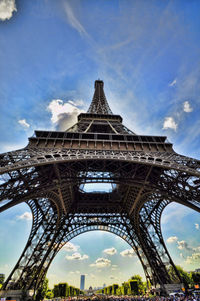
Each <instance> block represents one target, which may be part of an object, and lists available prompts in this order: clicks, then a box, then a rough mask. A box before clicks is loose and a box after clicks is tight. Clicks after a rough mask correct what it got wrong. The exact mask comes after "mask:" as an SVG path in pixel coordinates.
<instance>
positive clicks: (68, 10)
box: [64, 1, 89, 37]
mask: <svg viewBox="0 0 200 301" xmlns="http://www.w3.org/2000/svg"><path fill="white" fill-rule="evenodd" d="M64 10H65V13H66V15H67V20H68V22H69V24H70V25H71V26H72V27H73V28H74V29H76V30H77V31H78V33H79V34H80V35H82V36H86V37H89V35H88V33H87V31H86V30H85V28H84V27H83V25H82V24H81V23H80V21H79V20H78V18H77V17H76V16H75V14H74V12H73V9H72V7H71V6H70V4H69V2H67V1H65V2H64Z"/></svg>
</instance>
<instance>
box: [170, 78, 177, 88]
mask: <svg viewBox="0 0 200 301" xmlns="http://www.w3.org/2000/svg"><path fill="white" fill-rule="evenodd" d="M176 82H177V81H176V79H174V80H173V81H172V82H171V83H170V84H169V87H173V86H175V85H176Z"/></svg>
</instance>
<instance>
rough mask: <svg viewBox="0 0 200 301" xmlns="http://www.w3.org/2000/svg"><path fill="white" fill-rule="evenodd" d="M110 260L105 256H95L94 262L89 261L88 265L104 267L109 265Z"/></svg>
mask: <svg viewBox="0 0 200 301" xmlns="http://www.w3.org/2000/svg"><path fill="white" fill-rule="evenodd" d="M110 264H111V261H110V260H109V259H107V258H102V257H100V258H97V260H96V261H95V263H91V264H90V266H91V267H97V268H105V267H108V266H110Z"/></svg>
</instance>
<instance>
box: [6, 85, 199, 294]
mask: <svg viewBox="0 0 200 301" xmlns="http://www.w3.org/2000/svg"><path fill="white" fill-rule="evenodd" d="M86 183H111V184H113V189H112V191H110V192H90V193H89V192H86V191H85V190H84V189H83V186H84V185H85V184H86ZM0 196H1V198H0V200H1V203H0V212H3V211H4V210H6V209H8V208H11V207H12V206H14V205H16V204H19V203H21V202H26V203H27V204H28V205H29V206H30V208H31V210H32V214H33V225H32V230H31V233H30V236H29V239H28V242H27V245H26V247H25V249H24V251H23V253H22V255H21V257H20V259H19V261H18V262H17V264H16V266H15V267H14V269H13V271H12V272H11V274H10V276H9V277H8V279H7V281H6V282H5V284H4V289H23V290H28V289H34V291H35V292H37V290H38V289H39V288H40V287H41V285H42V283H43V280H44V277H45V275H46V273H47V270H48V267H49V265H50V264H51V262H52V260H53V259H54V257H55V256H56V254H57V253H58V252H59V250H60V249H61V248H62V246H63V245H64V244H65V243H66V242H68V241H69V240H70V239H72V238H73V237H75V236H77V235H79V234H81V233H84V232H87V231H92V230H104V231H109V232H112V233H114V234H116V235H118V236H120V237H121V238H123V239H124V240H125V241H127V242H128V243H129V244H130V246H131V247H132V248H133V249H134V251H135V252H136V254H137V255H138V257H139V259H140V261H141V264H142V266H143V268H144V272H145V275H146V277H147V279H148V280H149V281H150V282H151V283H152V284H153V285H155V286H156V285H157V284H159V285H161V287H164V285H165V284H170V283H173V281H174V278H173V279H171V278H170V275H169V273H168V271H169V269H173V270H174V274H175V275H176V279H175V281H177V282H181V281H182V280H181V278H180V276H179V274H178V271H177V270H176V267H175V265H174V263H173V261H172V259H171V257H170V255H169V252H168V250H167V248H166V246H165V243H164V240H163V237H162V232H161V228H160V219H161V215H162V212H163V210H164V208H165V207H166V206H167V205H168V204H169V203H171V202H177V203H180V204H183V205H185V206H188V207H190V208H192V209H194V210H196V211H198V212H200V161H198V160H195V159H192V158H188V157H185V156H182V155H179V154H177V153H175V152H174V151H173V148H172V144H171V143H169V142H168V141H167V140H166V137H162V136H141V135H140V136H139V135H136V134H135V133H133V132H132V131H130V130H129V129H127V128H126V127H125V126H124V125H123V124H122V118H121V116H119V115H114V114H113V113H112V112H111V110H110V108H109V105H108V103H107V100H106V98H105V94H104V91H103V82H102V81H100V80H98V81H96V82H95V92H94V97H93V100H92V103H91V106H90V108H89V110H88V112H87V113H82V114H80V115H79V116H78V122H77V124H75V125H74V126H72V127H71V128H70V129H68V130H67V131H65V132H53V131H35V135H34V136H33V137H31V138H29V144H28V145H27V146H26V147H25V148H24V149H21V150H17V151H12V152H8V153H5V154H1V155H0Z"/></svg>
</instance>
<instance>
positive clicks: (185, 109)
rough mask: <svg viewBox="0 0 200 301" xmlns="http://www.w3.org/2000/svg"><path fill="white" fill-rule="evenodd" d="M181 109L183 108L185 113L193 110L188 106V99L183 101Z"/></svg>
mask: <svg viewBox="0 0 200 301" xmlns="http://www.w3.org/2000/svg"><path fill="white" fill-rule="evenodd" d="M183 110H184V112H186V113H190V112H192V111H193V108H192V107H191V106H190V103H189V101H185V102H184V103H183Z"/></svg>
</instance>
